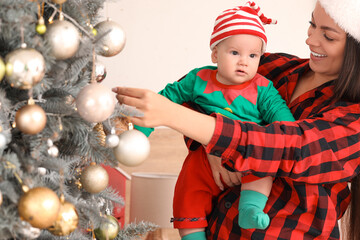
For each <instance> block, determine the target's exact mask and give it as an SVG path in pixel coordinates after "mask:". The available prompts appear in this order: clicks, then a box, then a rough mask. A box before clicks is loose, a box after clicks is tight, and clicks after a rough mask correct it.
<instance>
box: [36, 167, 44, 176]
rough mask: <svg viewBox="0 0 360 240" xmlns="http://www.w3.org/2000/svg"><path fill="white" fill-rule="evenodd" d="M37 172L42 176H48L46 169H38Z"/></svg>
mask: <svg viewBox="0 0 360 240" xmlns="http://www.w3.org/2000/svg"><path fill="white" fill-rule="evenodd" d="M37 171H38V173H39V174H40V175H42V176H44V175H45V174H46V168H44V167H38V169H37Z"/></svg>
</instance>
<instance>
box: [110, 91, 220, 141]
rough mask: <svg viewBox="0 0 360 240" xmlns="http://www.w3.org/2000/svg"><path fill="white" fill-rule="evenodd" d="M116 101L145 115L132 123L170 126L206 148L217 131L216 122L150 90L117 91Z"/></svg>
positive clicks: (135, 118) (133, 118)
mask: <svg viewBox="0 0 360 240" xmlns="http://www.w3.org/2000/svg"><path fill="white" fill-rule="evenodd" d="M113 91H114V92H115V93H117V95H116V98H117V99H118V100H119V102H120V103H124V104H127V105H130V106H133V107H136V108H137V109H138V110H140V111H141V112H143V113H144V116H143V117H132V118H130V120H131V122H132V123H133V124H135V125H139V126H142V127H157V126H167V127H170V128H172V129H174V130H176V131H178V132H180V133H182V134H184V135H185V136H187V137H189V138H192V139H194V140H196V141H198V142H200V143H201V144H204V145H206V144H207V143H208V142H209V141H210V139H211V138H212V134H213V132H214V129H215V118H214V117H212V116H208V115H205V114H201V113H198V112H196V111H193V110H191V109H189V108H186V107H184V106H181V105H179V104H176V103H173V102H171V101H170V100H168V99H167V98H165V97H164V96H161V95H159V94H157V93H154V92H152V91H150V90H145V89H136V88H126V87H117V88H113Z"/></svg>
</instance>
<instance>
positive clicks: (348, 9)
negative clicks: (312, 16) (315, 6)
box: [319, 0, 360, 42]
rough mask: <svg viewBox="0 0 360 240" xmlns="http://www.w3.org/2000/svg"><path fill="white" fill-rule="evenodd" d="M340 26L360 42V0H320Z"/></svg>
mask: <svg viewBox="0 0 360 240" xmlns="http://www.w3.org/2000/svg"><path fill="white" fill-rule="evenodd" d="M319 2H320V4H321V6H322V7H323V8H324V9H325V12H326V13H327V14H328V15H329V16H330V17H331V18H332V19H333V20H334V21H335V23H336V24H337V25H339V27H340V28H342V29H343V30H344V31H345V32H346V33H348V34H349V35H351V36H352V37H353V38H354V39H356V41H358V42H360V15H359V13H360V0H319Z"/></svg>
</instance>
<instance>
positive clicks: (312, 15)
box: [311, 13, 339, 33]
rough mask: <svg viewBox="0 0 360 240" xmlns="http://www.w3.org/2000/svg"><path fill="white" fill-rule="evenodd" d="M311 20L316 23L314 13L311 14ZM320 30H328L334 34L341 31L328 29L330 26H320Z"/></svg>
mask: <svg viewBox="0 0 360 240" xmlns="http://www.w3.org/2000/svg"><path fill="white" fill-rule="evenodd" d="M311 18H312V20H313V21H314V22H315V19H314V13H312V14H311ZM315 25H316V24H315ZM320 29H322V30H327V31H333V32H336V33H339V31H338V30H336V29H335V28H332V27H328V26H320Z"/></svg>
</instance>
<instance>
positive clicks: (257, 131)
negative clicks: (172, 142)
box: [114, 88, 360, 184]
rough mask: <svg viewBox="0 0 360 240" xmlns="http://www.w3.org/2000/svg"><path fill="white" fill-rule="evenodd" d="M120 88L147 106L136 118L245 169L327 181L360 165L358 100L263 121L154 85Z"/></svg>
mask: <svg viewBox="0 0 360 240" xmlns="http://www.w3.org/2000/svg"><path fill="white" fill-rule="evenodd" d="M114 91H115V92H117V93H118V95H117V98H118V100H119V101H120V102H121V103H125V104H128V105H131V106H135V107H137V108H138V109H139V110H140V111H142V112H144V117H141V118H132V119H131V120H132V121H133V123H134V124H137V125H141V126H145V127H154V126H160V125H164V126H168V127H170V128H173V129H175V130H177V131H179V132H180V133H182V134H184V135H186V136H188V137H190V138H192V139H194V140H196V141H198V142H200V143H202V144H204V145H207V147H206V150H207V152H208V153H210V154H212V155H215V156H218V157H221V159H222V161H223V164H224V165H225V166H226V167H227V168H230V169H234V170H236V171H240V172H241V173H243V174H246V173H252V174H254V175H256V176H258V177H265V176H272V177H288V178H291V179H293V180H295V181H299V182H308V183H313V184H325V183H334V182H344V181H348V180H351V179H352V178H353V177H354V176H356V175H357V174H358V172H359V171H360V168H359V165H360V150H359V149H360V120H359V119H360V109H359V105H358V104H352V105H351V104H346V103H343V106H338V107H334V108H332V109H331V110H327V111H323V112H321V113H318V114H317V117H316V118H313V119H303V120H298V121H296V122H275V123H272V124H269V125H267V126H259V125H257V124H253V123H250V122H241V121H235V120H231V119H229V118H226V117H223V116H221V115H215V116H216V118H214V117H212V116H207V115H204V114H200V113H197V112H195V111H193V110H190V109H188V108H185V107H183V106H181V105H178V104H174V103H172V102H171V101H169V100H167V99H166V98H165V97H163V96H160V95H158V94H155V93H153V92H151V91H149V90H143V89H134V88H116V89H114ZM328 109H330V108H328Z"/></svg>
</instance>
